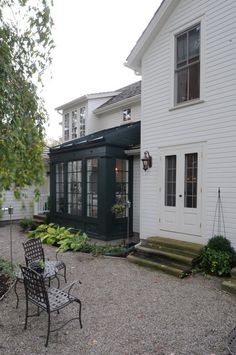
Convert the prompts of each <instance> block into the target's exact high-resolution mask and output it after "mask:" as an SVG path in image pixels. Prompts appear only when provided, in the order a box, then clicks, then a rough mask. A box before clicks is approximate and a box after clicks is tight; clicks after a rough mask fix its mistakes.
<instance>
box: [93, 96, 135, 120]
mask: <svg viewBox="0 0 236 355" xmlns="http://www.w3.org/2000/svg"><path fill="white" fill-rule="evenodd" d="M139 101H140V102H141V94H138V95H135V96H132V97H128V98H127V99H124V100H121V101H118V102H114V104H110V105H107V106H104V107H101V108H99V107H98V108H97V109H95V110H94V111H93V113H95V115H100V114H102V113H105V112H109V111H112V110H115V109H117V108H120V107H124V106H127V105H130V104H133V103H136V102H139ZM124 108H125V107H124Z"/></svg>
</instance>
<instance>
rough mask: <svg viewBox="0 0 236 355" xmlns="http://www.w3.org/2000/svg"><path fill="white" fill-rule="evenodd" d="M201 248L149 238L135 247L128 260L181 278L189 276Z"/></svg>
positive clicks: (192, 244) (186, 243)
mask: <svg viewBox="0 0 236 355" xmlns="http://www.w3.org/2000/svg"><path fill="white" fill-rule="evenodd" d="M203 247H204V246H203V245H202V244H196V243H188V242H183V241H180V240H175V239H169V238H161V237H150V238H147V239H146V240H143V241H142V242H141V244H139V245H137V246H136V247H135V250H134V251H133V252H132V253H131V254H130V255H129V257H128V260H130V261H132V262H136V263H138V264H140V265H145V266H151V267H154V268H156V269H158V270H162V271H164V272H166V273H169V274H172V275H175V276H177V277H183V276H186V275H188V274H190V272H191V269H192V267H193V266H194V265H195V264H196V262H197V260H198V258H199V256H200V253H201V251H202V249H203Z"/></svg>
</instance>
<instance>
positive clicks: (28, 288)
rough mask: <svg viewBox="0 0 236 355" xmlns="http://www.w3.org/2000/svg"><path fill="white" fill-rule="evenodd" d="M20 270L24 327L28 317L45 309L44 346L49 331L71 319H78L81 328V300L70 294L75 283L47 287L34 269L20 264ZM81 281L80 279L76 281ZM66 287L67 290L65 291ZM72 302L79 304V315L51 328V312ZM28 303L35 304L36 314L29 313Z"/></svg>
mask: <svg viewBox="0 0 236 355" xmlns="http://www.w3.org/2000/svg"><path fill="white" fill-rule="evenodd" d="M20 267H21V272H22V274H23V279H24V286H25V295H26V314H25V326H24V329H27V322H28V318H29V317H33V316H39V315H40V313H41V312H43V311H45V312H46V313H47V314H48V327H47V338H46V343H45V346H46V347H47V346H48V341H49V335H50V333H51V332H55V331H57V330H59V329H61V328H62V327H64V326H65V325H66V324H68V323H69V322H71V321H73V320H76V319H77V320H79V323H80V328H82V321H81V301H80V300H79V298H77V297H75V296H72V295H71V294H70V291H71V288H72V286H73V285H74V284H75V283H76V281H75V282H73V283H72V284H71V285H69V286H67V287H65V288H64V289H59V288H54V287H49V288H47V287H46V285H45V280H44V278H43V276H42V275H40V274H38V273H37V272H35V271H34V270H32V269H30V268H27V267H24V266H20ZM78 282H79V283H81V282H80V281H78ZM66 289H68V291H66ZM73 302H77V303H78V304H79V315H78V317H74V318H72V319H70V320H68V321H66V322H65V323H64V324H63V325H62V326H60V327H59V328H55V329H52V330H51V313H52V312H57V313H59V311H60V310H61V309H63V308H64V307H66V306H68V305H70V304H71V303H73ZM29 303H32V304H34V305H35V306H37V313H36V314H29Z"/></svg>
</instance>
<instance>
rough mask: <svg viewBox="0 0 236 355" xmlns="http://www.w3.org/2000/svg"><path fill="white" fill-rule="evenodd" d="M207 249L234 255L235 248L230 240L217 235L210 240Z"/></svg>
mask: <svg viewBox="0 0 236 355" xmlns="http://www.w3.org/2000/svg"><path fill="white" fill-rule="evenodd" d="M207 247H208V248H210V249H213V250H218V251H225V252H227V253H231V254H234V253H235V251H234V248H233V247H232V246H231V243H230V240H228V239H227V238H225V237H223V236H222V235H215V236H214V237H212V238H211V239H209V241H208V243H207Z"/></svg>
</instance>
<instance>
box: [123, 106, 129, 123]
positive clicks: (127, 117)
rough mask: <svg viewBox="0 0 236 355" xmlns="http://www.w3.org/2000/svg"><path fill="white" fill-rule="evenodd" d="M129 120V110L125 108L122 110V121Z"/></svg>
mask: <svg viewBox="0 0 236 355" xmlns="http://www.w3.org/2000/svg"><path fill="white" fill-rule="evenodd" d="M129 120H131V108H126V109H124V110H123V121H129Z"/></svg>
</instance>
